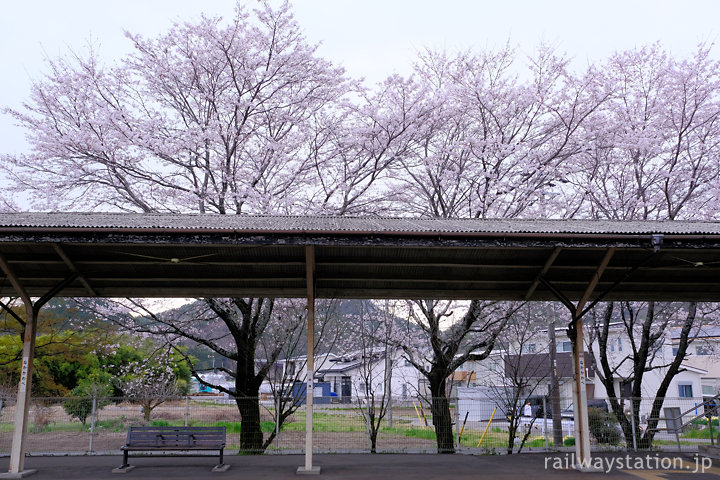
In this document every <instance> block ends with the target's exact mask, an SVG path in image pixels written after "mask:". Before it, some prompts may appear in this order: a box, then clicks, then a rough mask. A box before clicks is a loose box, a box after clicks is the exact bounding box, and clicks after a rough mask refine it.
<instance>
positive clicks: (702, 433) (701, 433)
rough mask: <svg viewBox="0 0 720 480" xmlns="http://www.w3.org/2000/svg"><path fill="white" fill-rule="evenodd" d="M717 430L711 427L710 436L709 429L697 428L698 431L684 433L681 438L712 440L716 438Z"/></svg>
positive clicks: (692, 430)
mask: <svg viewBox="0 0 720 480" xmlns="http://www.w3.org/2000/svg"><path fill="white" fill-rule="evenodd" d="M718 433H720V432H718V429H717V428H715V427H714V426H713V431H712V434H710V428H709V427H707V428H698V429H695V428H693V429H691V430H688V431H687V432H685V433H684V434H683V435H682V437H683V438H714V437H717V436H718Z"/></svg>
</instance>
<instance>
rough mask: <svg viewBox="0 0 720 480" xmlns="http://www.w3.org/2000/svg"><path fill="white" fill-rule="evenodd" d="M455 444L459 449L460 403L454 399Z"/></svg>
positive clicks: (456, 398)
mask: <svg viewBox="0 0 720 480" xmlns="http://www.w3.org/2000/svg"><path fill="white" fill-rule="evenodd" d="M455 444H456V445H457V448H458V449H459V448H460V402H459V401H458V397H455Z"/></svg>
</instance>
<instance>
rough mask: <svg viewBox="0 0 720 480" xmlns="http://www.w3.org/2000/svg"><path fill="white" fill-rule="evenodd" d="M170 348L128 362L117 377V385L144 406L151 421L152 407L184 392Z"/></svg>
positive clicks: (146, 419)
mask: <svg viewBox="0 0 720 480" xmlns="http://www.w3.org/2000/svg"><path fill="white" fill-rule="evenodd" d="M171 363H172V359H171V357H170V355H169V352H165V354H160V355H156V356H155V357H154V358H145V359H143V360H140V361H136V362H130V363H128V364H127V365H124V366H123V368H122V373H121V375H120V376H119V377H117V378H115V379H114V381H115V382H116V384H117V386H118V387H119V388H120V389H121V390H122V392H123V394H124V395H125V396H126V397H127V398H128V399H129V400H130V401H132V402H135V403H137V404H139V405H140V406H141V407H142V411H143V418H144V419H145V421H146V422H149V421H150V416H151V415H152V411H153V410H154V409H155V408H157V407H158V406H160V405H162V404H163V403H165V402H166V401H168V400H170V399H171V398H173V397H176V396H178V395H179V394H180V390H179V388H178V385H177V378H176V376H175V372H174V371H173V368H172V365H171Z"/></svg>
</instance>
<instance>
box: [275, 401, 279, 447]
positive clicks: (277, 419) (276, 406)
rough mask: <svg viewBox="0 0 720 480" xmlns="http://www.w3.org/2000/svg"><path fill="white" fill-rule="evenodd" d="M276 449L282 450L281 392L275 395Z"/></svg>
mask: <svg viewBox="0 0 720 480" xmlns="http://www.w3.org/2000/svg"><path fill="white" fill-rule="evenodd" d="M275 448H277V449H278V450H280V392H278V393H277V395H275Z"/></svg>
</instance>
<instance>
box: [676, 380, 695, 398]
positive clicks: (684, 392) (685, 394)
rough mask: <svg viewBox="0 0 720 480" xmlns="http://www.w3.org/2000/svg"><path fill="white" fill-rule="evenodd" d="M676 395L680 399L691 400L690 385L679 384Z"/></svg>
mask: <svg viewBox="0 0 720 480" xmlns="http://www.w3.org/2000/svg"><path fill="white" fill-rule="evenodd" d="M678 393H679V396H680V397H681V398H692V396H693V391H692V384H687V383H681V384H679V385H678Z"/></svg>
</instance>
